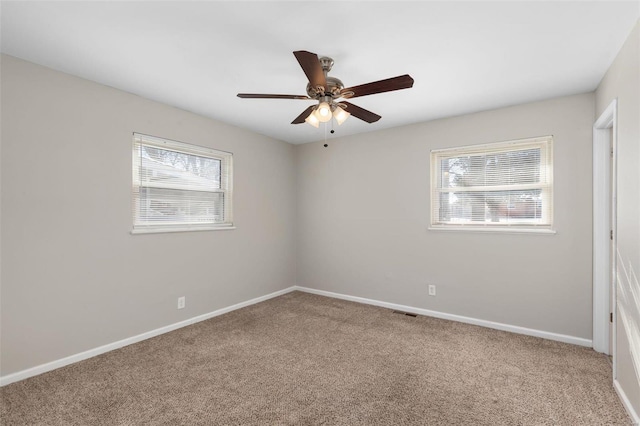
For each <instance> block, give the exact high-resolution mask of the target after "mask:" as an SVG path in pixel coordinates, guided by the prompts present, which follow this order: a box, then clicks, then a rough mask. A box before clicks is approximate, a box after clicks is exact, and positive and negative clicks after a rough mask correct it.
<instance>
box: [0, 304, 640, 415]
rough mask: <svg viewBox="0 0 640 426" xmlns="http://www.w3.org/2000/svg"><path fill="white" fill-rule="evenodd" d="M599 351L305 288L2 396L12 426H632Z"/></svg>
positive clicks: (23, 384)
mask: <svg viewBox="0 0 640 426" xmlns="http://www.w3.org/2000/svg"><path fill="white" fill-rule="evenodd" d="M611 381H612V379H611V367H610V365H609V363H608V361H607V359H606V357H605V356H603V355H601V354H598V353H596V352H594V351H593V350H591V349H589V348H583V347H579V346H574V345H569V344H564V343H559V342H553V341H549V340H544V339H539V338H536V337H529V336H521V335H517V334H512V333H507V332H502V331H497V330H491V329H486V328H482V327H477V326H473V325H468V324H462V323H457V322H452V321H446V320H440V319H435V318H429V317H422V316H418V317H410V316H405V315H399V314H394V313H393V312H392V311H390V310H388V309H383V308H378V307H373V306H368V305H362V304H357V303H352V302H347V301H342V300H336V299H331V298H326V297H322V296H316V295H312V294H307V293H301V292H293V293H288V294H286V295H283V296H280V297H278V298H275V299H271V300H268V301H266V302H262V303H259V304H256V305H252V306H249V307H246V308H243V309H240V310H237V311H234V312H231V313H228V314H225V315H222V316H219V317H216V318H213V319H210V320H207V321H203V322H200V323H198V324H194V325H192V326H189V327H185V328H182V329H179V330H176V331H173V332H171V333H167V334H164V335H161V336H158V337H155V338H152V339H149V340H145V341H143V342H140V343H136V344H133V345H130V346H127V347H124V348H122V349H118V350H115V351H112V352H109V353H106V354H103V355H100V356H97V357H94V358H91V359H88V360H85V361H82V362H79V363H76V364H73V365H70V366H67V367H64V368H60V369H58V370H55V371H52V372H49V373H45V374H42V375H40V376H37V377H33V378H30V379H27V380H24V381H21V382H18V383H14V384H11V385H8V386H5V387H3V388H1V389H0V403H1V407H0V416H1V417H0V423H2V425H6V426H8V425H23V424H30V425H31V424H37V425H40V424H43V425H147V424H157V425H198V424H206V425H218V424H219V425H251V424H255V425H257V424H260V425H264V424H267V425H272V424H274V425H275V424H277V425H629V424H631V421H630V419H629V418H628V417H627V415H626V413H625V411H624V408H623V406H622V405H621V403H620V401H619V400H618V398H617V396H616V394H615V391H614V389H613V387H612V384H611Z"/></svg>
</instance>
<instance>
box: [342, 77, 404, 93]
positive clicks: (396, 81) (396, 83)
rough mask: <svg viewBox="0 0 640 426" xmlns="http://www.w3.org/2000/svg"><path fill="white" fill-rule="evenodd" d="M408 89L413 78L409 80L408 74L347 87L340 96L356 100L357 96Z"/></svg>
mask: <svg viewBox="0 0 640 426" xmlns="http://www.w3.org/2000/svg"><path fill="white" fill-rule="evenodd" d="M410 87H413V78H411V76H410V75H409V74H405V75H400V76H398V77H392V78H387V79H386V80H380V81H374V82H372V83H366V84H361V85H359V86H353V87H347V88H346V89H342V90H341V91H340V94H341V95H342V97H343V98H357V97H358V96H366V95H373V94H375V93H384V92H391V91H393V90H400V89H408V88H410Z"/></svg>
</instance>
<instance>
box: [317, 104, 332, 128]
mask: <svg viewBox="0 0 640 426" xmlns="http://www.w3.org/2000/svg"><path fill="white" fill-rule="evenodd" d="M315 115H316V118H317V119H318V120H319V121H320V122H322V123H326V122H327V121H329V120H331V107H330V106H329V104H328V103H326V102H320V105H318V108H316V111H315Z"/></svg>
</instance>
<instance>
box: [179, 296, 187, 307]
mask: <svg viewBox="0 0 640 426" xmlns="http://www.w3.org/2000/svg"><path fill="white" fill-rule="evenodd" d="M185 304H186V300H185V297H184V296H182V297H178V309H184V305H185Z"/></svg>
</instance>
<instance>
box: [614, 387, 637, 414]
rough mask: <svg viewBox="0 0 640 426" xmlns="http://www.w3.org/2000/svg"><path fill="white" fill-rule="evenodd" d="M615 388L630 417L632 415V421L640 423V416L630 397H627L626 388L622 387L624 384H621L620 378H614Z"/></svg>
mask: <svg viewBox="0 0 640 426" xmlns="http://www.w3.org/2000/svg"><path fill="white" fill-rule="evenodd" d="M613 388H614V389H615V390H616V393H617V394H618V397H619V398H620V401H621V402H622V405H624V408H625V410H627V413H628V414H629V417H631V421H632V422H633V424H634V425H640V416H638V413H636V410H634V409H633V405H631V401H629V398H627V394H626V393H625V392H624V389H622V386H620V382H618V380H616V379H614V380H613Z"/></svg>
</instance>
